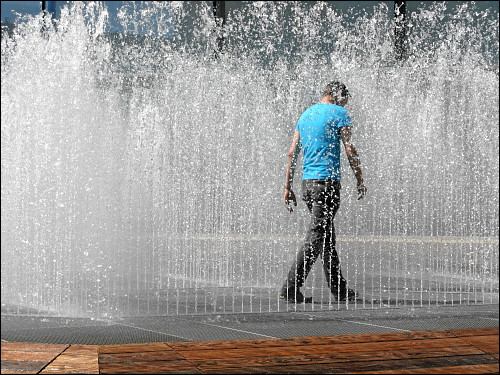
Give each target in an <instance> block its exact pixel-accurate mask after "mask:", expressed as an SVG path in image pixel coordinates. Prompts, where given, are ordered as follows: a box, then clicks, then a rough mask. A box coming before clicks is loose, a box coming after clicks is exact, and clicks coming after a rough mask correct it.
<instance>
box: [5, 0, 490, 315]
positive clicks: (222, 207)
mask: <svg viewBox="0 0 500 375" xmlns="http://www.w3.org/2000/svg"><path fill="white" fill-rule="evenodd" d="M389 14H390V12H388V10H387V9H386V8H385V6H383V5H382V6H378V7H375V8H374V10H373V12H369V13H366V14H359V15H358V17H356V18H354V19H353V18H352V17H351V18H349V17H348V16H344V15H342V14H340V13H338V12H336V11H334V10H333V9H331V8H329V7H328V6H327V5H326V3H318V4H316V5H311V4H302V3H298V2H288V3H284V2H283V3H282V2H251V3H249V4H247V5H246V6H245V7H244V8H243V9H242V10H239V11H234V12H232V13H231V14H230V15H229V18H228V22H227V27H226V29H225V43H226V49H225V52H224V53H223V54H221V55H220V56H219V57H218V58H215V53H214V50H215V45H216V44H215V41H216V27H215V23H214V20H213V17H212V14H211V7H210V3H209V2H207V3H203V2H201V3H195V2H192V3H190V2H185V3H181V2H143V4H142V5H138V4H137V3H134V2H130V3H126V5H125V6H124V7H123V8H122V9H121V10H120V12H119V14H118V18H119V20H120V22H121V25H122V27H123V29H124V30H125V31H124V32H123V33H120V34H114V35H111V34H109V33H107V30H109V21H108V19H107V11H106V6H105V4H103V3H98V2H92V3H88V4H83V3H79V2H74V3H70V5H69V6H68V7H66V8H63V11H62V13H61V16H60V18H59V19H58V20H57V21H56V22H55V24H54V25H46V26H45V31H44V32H41V30H42V25H43V19H42V18H41V17H35V18H31V19H27V20H25V22H23V23H21V24H20V26H19V27H18V28H17V29H16V30H15V32H14V35H13V36H7V35H4V36H3V37H2V118H1V121H2V134H1V136H2V151H1V152H2V198H1V199H2V205H1V206H2V238H1V241H2V242H1V245H2V303H3V309H2V312H4V311H8V312H13V313H46V312H47V311H50V312H53V313H54V312H55V313H58V314H64V315H77V316H87V315H88V316H94V317H95V316H98V317H101V316H111V317H113V316H126V315H164V314H189V313H204V314H209V313H216V312H268V311H286V310H288V309H294V308H299V309H302V308H309V309H323V308H327V309H330V308H345V306H344V305H342V304H340V303H337V302H335V300H334V299H332V298H331V296H330V294H329V293H328V290H326V289H325V282H324V276H323V275H322V274H321V268H320V266H319V265H318V266H317V267H315V268H314V269H313V271H312V273H311V275H310V277H309V279H308V282H307V284H306V290H305V292H306V294H308V295H309V294H313V296H314V298H315V300H317V301H320V302H322V303H321V304H313V305H311V306H308V307H305V306H302V305H300V306H297V307H296V306H293V305H286V304H284V303H283V302H280V301H278V300H277V298H276V296H277V293H278V290H279V287H280V285H281V283H282V282H283V280H284V277H285V275H286V272H287V269H288V267H289V266H290V264H291V261H292V258H293V256H294V253H295V252H296V251H297V249H298V246H300V243H301V241H302V239H303V235H304V231H305V227H306V225H307V222H308V216H307V212H306V209H305V207H304V204H301V203H299V207H298V210H297V212H295V213H294V214H293V215H290V214H288V212H286V210H285V209H284V207H282V202H281V199H282V196H281V194H282V184H283V171H284V169H283V166H284V162H285V159H286V158H285V155H286V152H287V149H288V147H289V143H290V141H291V136H292V134H293V129H294V125H295V121H296V119H297V117H298V116H299V115H300V113H301V112H302V111H303V110H304V109H305V108H307V107H308V106H309V105H311V104H313V103H314V102H316V101H317V100H318V99H319V97H320V93H321V87H322V86H323V85H324V84H325V83H327V82H328V81H330V80H333V79H340V80H342V81H344V82H345V83H346V84H347V86H348V87H349V89H350V92H351V93H352V95H353V98H352V100H351V101H350V103H349V105H348V108H349V110H350V111H351V113H352V117H353V122H354V126H353V134H354V135H353V138H354V142H355V144H356V146H357V148H358V150H359V152H360V154H361V160H362V165H363V171H364V174H365V180H366V184H367V186H368V195H367V197H366V199H365V200H364V201H360V202H358V201H356V199H355V197H356V195H355V181H354V178H353V177H352V173H351V171H350V168H349V166H348V164H347V162H346V160H345V154H343V158H344V160H343V164H342V167H343V183H342V184H343V188H342V203H341V209H340V211H339V213H338V215H337V218H336V229H337V236H338V238H337V243H338V250H339V253H340V258H341V263H342V269H343V273H344V276H345V277H346V278H347V279H348V282H349V285H350V286H351V287H353V288H355V289H358V290H359V291H360V293H361V296H362V298H360V299H359V300H358V301H356V302H355V303H353V304H351V305H350V306H349V308H352V307H354V308H378V307H383V306H390V305H394V304H405V305H418V306H422V305H433V304H462V303H493V302H497V301H498V16H496V17H491V15H488V14H487V13H477V12H476V13H475V11H474V9H469V8H467V7H466V6H464V7H462V8H459V9H457V10H456V11H455V12H454V13H452V14H451V15H450V16H447V17H445V12H444V9H443V5H435V6H433V7H431V8H428V9H425V10H421V11H419V12H416V13H415V14H413V15H412V16H411V18H410V26H409V27H410V31H411V32H410V33H409V35H410V40H409V45H410V58H409V60H408V61H406V62H405V63H404V64H402V63H398V62H395V61H394V60H393V47H392V46H393V41H392V30H393V26H394V25H393V20H392V19H391V16H390V15H389ZM284 20H286V22H284ZM300 174H301V171H300V169H299V170H298V171H297V179H296V180H297V181H296V183H295V186H296V187H297V189H296V190H297V191H296V193H297V194H298V196H300V190H301V189H300V181H299V178H300ZM320 262H321V261H320V260H318V263H320Z"/></svg>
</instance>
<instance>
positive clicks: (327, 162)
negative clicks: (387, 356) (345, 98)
mask: <svg viewBox="0 0 500 375" xmlns="http://www.w3.org/2000/svg"><path fill="white" fill-rule="evenodd" d="M343 126H351V118H350V117H349V114H348V112H347V110H346V109H345V108H344V107H341V106H338V105H335V104H329V103H318V104H314V105H313V106H311V107H309V108H308V109H306V110H305V111H304V113H302V115H301V116H300V118H299V120H298V121H297V126H296V130H297V131H298V132H299V133H300V142H301V144H302V148H303V150H304V171H303V174H302V179H303V180H326V179H332V180H340V135H339V129H340V128H341V127H343Z"/></svg>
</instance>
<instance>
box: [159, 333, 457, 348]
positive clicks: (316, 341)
mask: <svg viewBox="0 0 500 375" xmlns="http://www.w3.org/2000/svg"><path fill="white" fill-rule="evenodd" d="M454 337H456V336H455V335H453V334H451V333H450V332H448V331H414V332H385V333H376V334H372V333H367V334H356V335H336V336H308V337H288V338H280V339H246V340H224V341H187V342H169V343H167V345H168V346H170V347H171V348H173V349H176V350H182V349H186V350H187V349H195V350H221V349H234V348H239V349H242V348H255V347H259V348H263V347H290V346H303V345H332V344H348V343H358V342H384V341H406V340H424V339H435V338H454Z"/></svg>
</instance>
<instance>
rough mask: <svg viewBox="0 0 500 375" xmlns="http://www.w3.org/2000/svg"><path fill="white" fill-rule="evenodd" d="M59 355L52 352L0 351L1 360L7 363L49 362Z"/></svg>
mask: <svg viewBox="0 0 500 375" xmlns="http://www.w3.org/2000/svg"><path fill="white" fill-rule="evenodd" d="M58 355H59V353H54V352H26V351H17V350H8V351H3V349H2V360H7V361H28V362H46V363H48V362H50V361H52V360H53V359H54V358H55V357H57V356H58Z"/></svg>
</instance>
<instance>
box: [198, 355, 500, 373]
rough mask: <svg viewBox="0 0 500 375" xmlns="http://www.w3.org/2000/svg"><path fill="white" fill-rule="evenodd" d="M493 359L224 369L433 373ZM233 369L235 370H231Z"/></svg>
mask: <svg viewBox="0 0 500 375" xmlns="http://www.w3.org/2000/svg"><path fill="white" fill-rule="evenodd" d="M493 361H494V360H493V359H492V358H491V356H488V355H473V356H454V357H446V358H424V359H408V360H395V361H366V362H347V363H329V364H309V365H289V366H262V367H240V368H239V369H234V368H233V369H226V370H227V372H226V373H229V371H231V373H245V372H248V373H252V372H260V373H269V374H273V373H277V374H280V373H281V374H282V373H287V374H325V373H330V374H338V373H342V374H344V373H363V372H368V373H373V372H374V371H384V370H396V369H398V370H399V369H426V371H427V373H433V368H438V367H454V366H471V365H478V364H493V363H492V362H493ZM233 370H235V371H233ZM203 372H204V373H207V374H210V373H212V374H215V373H219V370H218V369H213V370H203Z"/></svg>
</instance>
